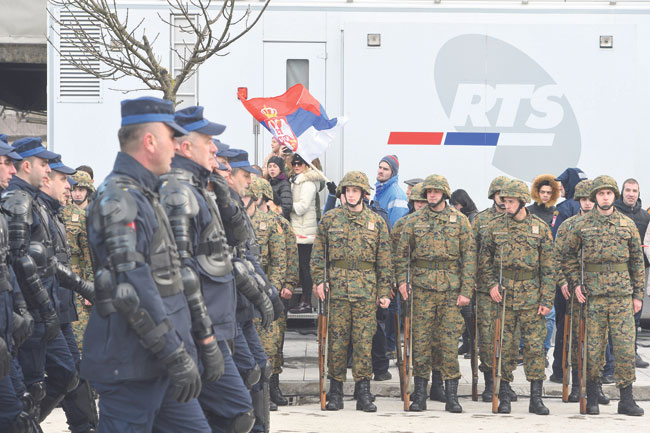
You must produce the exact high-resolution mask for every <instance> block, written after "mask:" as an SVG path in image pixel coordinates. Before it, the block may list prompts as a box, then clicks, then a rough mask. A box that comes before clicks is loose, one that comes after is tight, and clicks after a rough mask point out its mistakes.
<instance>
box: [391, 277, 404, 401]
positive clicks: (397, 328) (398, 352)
mask: <svg viewBox="0 0 650 433" xmlns="http://www.w3.org/2000/svg"><path fill="white" fill-rule="evenodd" d="M399 296H400V295H399V290H397V294H396V295H395V302H396V304H397V305H396V308H395V315H394V316H393V320H394V322H395V355H396V357H397V360H396V363H397V372H398V373H399V390H400V396H401V398H402V400H404V392H405V391H406V388H405V387H404V381H405V376H404V369H403V364H404V363H403V362H402V340H401V335H400V323H399V322H400V320H399V304H400V298H399Z"/></svg>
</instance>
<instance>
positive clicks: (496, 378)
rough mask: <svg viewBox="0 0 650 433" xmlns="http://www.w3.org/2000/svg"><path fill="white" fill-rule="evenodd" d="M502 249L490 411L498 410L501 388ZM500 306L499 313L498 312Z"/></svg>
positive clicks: (503, 311)
mask: <svg viewBox="0 0 650 433" xmlns="http://www.w3.org/2000/svg"><path fill="white" fill-rule="evenodd" d="M502 284H503V249H501V257H500V259H499V285H498V289H499V291H500V293H501V302H499V304H498V305H497V311H496V313H497V314H496V318H495V320H494V356H493V357H492V413H498V412H499V390H500V389H501V359H502V357H503V356H502V355H503V353H502V350H501V349H502V347H501V345H502V343H503V322H504V321H505V319H506V291H505V290H502V289H503V285H502ZM499 307H501V314H499Z"/></svg>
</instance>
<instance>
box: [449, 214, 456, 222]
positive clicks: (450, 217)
mask: <svg viewBox="0 0 650 433" xmlns="http://www.w3.org/2000/svg"><path fill="white" fill-rule="evenodd" d="M457 219H458V217H457V216H456V214H451V215H449V222H450V223H455V222H456V220H457Z"/></svg>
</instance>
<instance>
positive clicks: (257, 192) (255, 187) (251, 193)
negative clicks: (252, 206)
mask: <svg viewBox="0 0 650 433" xmlns="http://www.w3.org/2000/svg"><path fill="white" fill-rule="evenodd" d="M243 197H251V198H252V199H253V200H257V199H258V198H260V197H262V188H261V187H260V183H259V182H257V176H251V184H250V185H248V188H246V190H245V191H244V195H243Z"/></svg>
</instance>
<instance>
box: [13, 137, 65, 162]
mask: <svg viewBox="0 0 650 433" xmlns="http://www.w3.org/2000/svg"><path fill="white" fill-rule="evenodd" d="M14 151H15V152H16V153H17V154H18V155H19V156H20V157H21V158H27V157H30V156H37V157H39V158H42V159H54V158H56V157H58V156H61V155H59V154H58V153H54V152H50V151H49V150H47V149H46V148H45V147H43V140H41V139H40V137H25V138H20V139H18V140H16V141H14Z"/></svg>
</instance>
